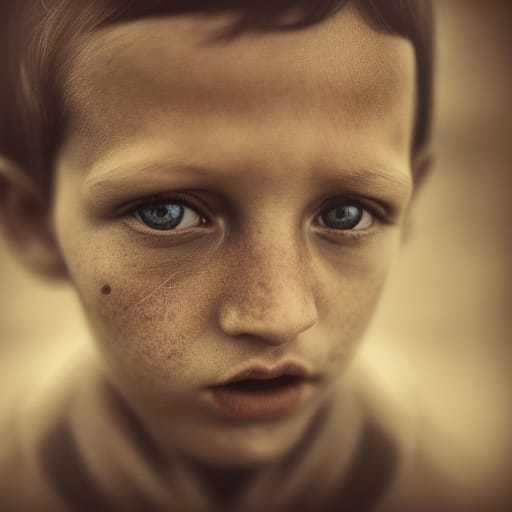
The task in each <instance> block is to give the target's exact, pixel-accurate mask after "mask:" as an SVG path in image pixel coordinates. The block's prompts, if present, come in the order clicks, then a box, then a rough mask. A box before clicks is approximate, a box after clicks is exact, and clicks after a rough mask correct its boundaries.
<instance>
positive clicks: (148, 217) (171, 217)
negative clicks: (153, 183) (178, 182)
mask: <svg viewBox="0 0 512 512" xmlns="http://www.w3.org/2000/svg"><path fill="white" fill-rule="evenodd" d="M137 214H138V215H139V217H140V219H141V220H142V222H144V223H145V224H146V225H147V226H149V227H151V228H153V229H174V228H175V227H176V226H178V225H179V224H180V223H181V221H182V220H183V216H184V214H185V208H184V207H183V206H182V205H180V204H176V203H171V202H160V203H153V204H149V205H147V206H143V207H141V208H139V209H138V210H137Z"/></svg>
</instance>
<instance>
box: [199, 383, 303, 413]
mask: <svg viewBox="0 0 512 512" xmlns="http://www.w3.org/2000/svg"><path fill="white" fill-rule="evenodd" d="M308 386H309V384H308V382H306V381H303V380H298V381H295V382H293V383H290V384H286V385H276V386H275V387H272V388H267V389H251V390H247V389H243V388H237V387H230V386H223V387H215V388H210V389H209V392H210V396H211V398H212V399H213V403H214V405H215V407H216V408H217V410H218V411H219V412H221V413H222V414H223V415H224V416H227V417H229V418H233V419H238V420H272V419H279V418H284V417H286V416H289V415H291V414H293V413H294V412H295V411H296V410H297V409H298V407H299V406H300V405H301V403H302V402H303V401H304V399H305V395H306V391H307V389H306V388H307V387H308Z"/></svg>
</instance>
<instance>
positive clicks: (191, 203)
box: [120, 193, 391, 238]
mask: <svg viewBox="0 0 512 512" xmlns="http://www.w3.org/2000/svg"><path fill="white" fill-rule="evenodd" d="M166 202H167V203H175V204H177V205H181V206H184V207H186V208H190V209H192V210H193V211H194V212H195V213H196V214H197V215H198V216H199V217H200V218H201V219H202V223H201V225H200V226H194V228H184V229H181V230H180V229H163V230H160V231H162V232H163V233H179V232H185V231H187V232H188V231H189V229H196V228H197V227H206V226H208V225H210V224H211V218H212V217H213V215H212V214H211V213H210V212H209V210H208V208H206V207H205V206H204V205H203V201H201V200H200V199H198V198H196V197H195V196H193V195H192V194H187V195H182V194H179V193H177V194H172V195H167V196H166V195H157V196H149V197H146V198H143V199H140V200H139V201H137V202H136V203H132V204H131V205H129V206H128V207H127V208H125V209H124V211H122V212H121V213H120V214H121V215H123V216H131V217H133V218H135V219H137V221H138V222H139V223H140V224H142V225H144V227H146V228H147V229H149V230H151V232H152V233H154V232H158V231H159V230H158V229H156V228H151V227H150V226H147V225H146V224H145V223H144V222H143V221H142V220H141V219H140V218H139V216H137V215H136V214H137V212H138V210H140V209H141V208H143V207H148V206H151V205H159V204H162V203H166ZM368 203H370V200H366V199H365V200H362V199H359V198H353V197H350V196H344V197H338V198H331V199H329V201H327V202H325V203H323V204H322V206H321V207H320V208H318V210H316V213H315V216H314V218H315V219H318V218H320V216H321V215H322V214H323V213H326V212H328V211H329V210H331V209H334V208H336V207H337V206H342V205H349V206H356V207H358V208H361V209H362V210H363V211H366V212H368V213H369V214H370V216H371V217H372V224H371V225H370V227H368V228H365V229H359V230H356V229H336V228H330V227H329V226H325V225H324V226H322V225H321V224H319V222H318V221H316V223H315V226H316V227H319V228H321V229H323V230H325V231H326V232H328V233H330V234H332V235H334V236H340V237H351V238H361V237H364V236H367V235H368V234H369V232H370V231H373V228H374V225H375V223H376V222H380V223H384V224H389V223H390V222H391V221H390V218H389V217H390V216H389V214H388V213H387V211H386V208H385V207H384V206H382V205H374V204H373V203H374V201H371V204H368ZM164 236H165V235H164ZM167 236H168V235H167Z"/></svg>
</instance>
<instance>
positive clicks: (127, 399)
mask: <svg viewBox="0 0 512 512" xmlns="http://www.w3.org/2000/svg"><path fill="white" fill-rule="evenodd" d="M261 4H262V5H258V3H256V2H253V3H251V2H207V1H194V2H172V1H156V0H154V1H149V2H138V1H133V2H121V1H115V0H96V1H94V2H85V1H76V0H73V1H71V0H60V1H56V0H45V1H44V2H43V1H41V2H35V1H25V2H16V6H15V7H12V6H11V5H10V6H9V16H8V17H6V18H4V19H3V21H2V23H3V24H4V27H3V29H4V36H3V38H4V44H3V47H4V48H5V50H4V52H5V64H4V68H3V71H4V74H3V80H2V82H3V83H2V86H1V87H2V99H1V102H2V103H1V112H2V125H1V128H0V130H1V140H0V153H1V154H2V159H1V160H0V195H1V209H2V215H1V219H2V224H3V228H4V232H5V234H6V236H7V238H8V239H9V240H10V241H11V242H12V243H13V247H14V250H15V251H16V255H17V257H19V258H23V259H24V260H25V261H26V262H28V264H29V265H30V266H31V267H33V268H38V269H40V270H41V271H43V272H46V273H50V274H52V275H55V276H61V277H64V278H66V279H68V280H69V282H70V283H71V284H72V285H73V286H74V287H75V288H76V291H77V293H78V297H79V299H80V301H81V303H82V305H83V310H84V312H85V315H86V317H87V320H88V322H89V325H90V328H91V332H92V334H93V337H94V340H95V344H96V346H97V349H98V350H97V352H94V354H92V355H89V356H86V355H85V354H77V358H76V361H77V364H76V369H73V371H71V372H70V375H69V376H68V377H66V378H63V379H62V381H61V382H59V383H57V384H56V386H55V390H53V391H52V392H51V393H46V394H45V396H44V397H40V396H38V395H37V393H34V396H33V397H31V400H30V401H27V402H26V403H24V404H23V406H22V407H20V410H19V412H18V413H17V414H15V415H13V422H12V424H10V425H7V426H6V428H5V434H3V437H2V439H3V440H4V445H3V449H4V454H3V457H2V459H1V465H0V467H1V471H2V479H1V483H0V489H1V494H0V503H1V504H2V510H22V511H32V510H34V511H36V510H37V511H42V510H49V511H50V510H51V511H60V510H73V511H77V510H84V511H92V510H95V511H96V510H97V511H103V510H122V511H130V510H141V511H142V510H144V511H145V510H149V511H151V510H166V511H167V510H169V511H174V510H190V511H195V510H197V511H215V510H220V511H224V510H232V511H258V510H266V511H289V510H299V509H300V510H350V511H357V512H362V511H366V510H381V511H407V512H414V511H445V510H446V511H457V510H464V511H467V510H473V509H472V508H471V507H472V506H473V501H472V499H470V498H469V497H468V496H469V494H468V492H469V487H470V485H471V483H469V482H467V481H464V477H463V475H460V474H457V472H456V471H453V468H452V467H450V466H449V465H446V464H444V463H443V461H442V460H437V459H434V458H432V457H431V456H430V453H429V452H428V449H427V448H426V447H427V444H426V443H425V442H424V439H423V438H422V437H421V436H419V435H418V429H417V425H418V422H419V421H420V420H419V419H417V418H416V417H415V416H414V415H413V414H412V413H411V411H412V410H413V408H412V407H411V406H410V405H411V401H412V400H413V398H412V397H413V395H412V393H408V392H404V390H406V389H407V382H400V387H399V388H398V392H397V391H395V390H394V389H395V388H393V386H391V385H390V384H389V382H390V381H389V379H386V377H385V376H384V373H385V372H383V370H382V368H379V364H378V362H377V364H375V363H373V364H372V363H371V362H369V361H366V360H365V358H364V357H359V358H355V357H354V356H355V353H356V352H357V350H358V347H359V345H360V340H361V338H362V335H363V333H364V331H365V329H366V327H367V325H368V323H369V320H370V318H371V316H372V313H373V310H374V308H375V305H376V304H377V301H378V299H379V296H380V293H381V290H382V287H383V284H384V282H385V278H386V274H387V271H388V269H389V266H390V263H391V262H392V260H393V257H394V256H395V255H396V252H397V250H398V248H399V245H400V242H401V237H402V234H403V229H404V224H405V222H406V220H407V212H408V208H409V206H410V204H411V200H412V197H413V195H414V192H415V190H417V188H418V185H419V183H420V181H421V178H422V176H423V175H424V173H425V171H426V170H427V167H428V135H429V124H430V109H431V105H430V103H431V81H432V66H431V62H432V49H431V33H432V27H431V13H430V8H429V5H428V4H427V3H425V2H415V1H412V0H410V1H403V2H396V3H391V2H384V1H371V2H370V1H359V2H344V1H341V0H339V1H332V0H331V1H327V0H325V1H322V0H315V1H308V2H306V1H304V2H301V1H287V2H272V3H269V4H272V5H265V4H264V3H261ZM35 387H36V388H37V384H36V383H35ZM46 395H48V396H46ZM452 459H453V457H451V458H450V460H452ZM456 469H457V470H458V469H460V467H459V466H457V467H456ZM477 509H478V510H480V509H479V508H475V509H474V510H477Z"/></svg>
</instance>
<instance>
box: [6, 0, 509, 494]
mask: <svg viewBox="0 0 512 512" xmlns="http://www.w3.org/2000/svg"><path fill="white" fill-rule="evenodd" d="M435 5H436V7H437V26H438V38H437V41H438V49H437V59H438V61H437V70H438V75H437V92H436V97H437V112H436V119H435V125H434V151H435V158H436V163H435V172H434V174H433V175H432V176H431V177H430V178H429V180H428V181H427V182H426V183H425V185H424V189H423V190H422V191H421V193H420V196H419V198H418V202H417V204H416V207H415V211H414V225H413V233H412V237H411V239H410V240H409V242H408V243H407V245H406V246H405V247H404V249H403V252H402V255H401V257H400V259H399V260H398V262H397V264H396V266H395V268H394V269H393V273H392V276H391V278H390V281H389V285H388V288H387V290H386V293H385V296H384V300H383V302H382V304H381V307H380V308H379V310H378V312H377V315H376V318H375V321H374V322H373V324H372V327H371V329H370V332H369V334H368V344H369V346H370V347H375V349H376V350H379V351H380V352H381V353H382V354H383V357H387V358H389V359H390V360H392V359H393V355H398V354H399V355H400V359H401V360H402V361H406V362H407V363H406V365H407V366H409V371H410V375H411V378H413V377H414V378H415V379H416V380H417V381H418V383H419V385H420V386H421V387H423V388H424V390H425V397H426V400H427V402H428V403H427V405H428V408H429V410H430V411H431V412H432V415H434V416H435V417H436V418H437V419H439V421H441V422H443V423H444V424H445V425H446V426H447V428H448V429H449V430H450V431H451V432H452V433H453V435H454V436H457V437H459V438H460V437H461V436H462V437H466V438H467V439H468V442H471V443H473V444H474V450H475V453H477V454H478V456H479V460H480V465H481V470H483V471H488V474H489V480H490V481H493V482H498V483H495V485H506V483H507V479H509V477H508V475H509V474H510V473H511V471H512V462H511V461H510V458H511V454H512V400H511V394H512V393H511V389H512V308H511V306H512V271H511V263H512V260H511V258H510V253H511V252H512V228H511V222H512V199H511V197H510V196H511V195H512V138H511V132H512V123H511V114H512V109H511V96H512V95H511V91H512V35H511V34H512V32H511V30H510V27H511V22H512V15H511V12H512V9H511V4H510V3H509V2H507V1H497V0H494V1H486V2H483V1H480V0H464V1H462V0H459V1H456V0H453V1H447V0H444V1H442V0H438V1H437V2H435ZM86 340H87V334H86V330H85V324H84V321H83V319H82V317H81V314H80V309H79V306H78V303H77V301H76V299H75V297H74V295H73V293H72V291H71V290H70V289H68V288H67V287H66V286H65V285H55V284H53V283H47V282H44V281H40V280H38V279H36V278H35V277H33V276H31V275H29V274H27V273H26V272H25V271H24V270H23V269H21V268H20V267H19V266H18V264H17V262H16V260H15V257H13V255H11V254H9V253H8V252H7V250H6V248H5V247H4V246H3V245H2V243H1V242H0V385H1V389H2V394H1V396H2V398H1V399H0V413H1V412H2V411H4V410H5V409H6V404H7V403H8V401H9V400H10V398H12V397H14V395H15V393H18V392H19V391H20V390H21V389H23V388H27V389H30V388H31V387H33V386H38V385H39V383H40V382H42V380H44V379H45V378H48V375H50V374H51V372H52V371H53V368H56V367H58V366H59V365H61V364H65V360H66V357H67V355H68V354H69V353H70V351H72V350H73V349H74V348H75V346H76V344H77V343H83V342H85V341H86ZM391 364H393V363H392V362H391ZM401 364H403V363H401ZM470 440H471V441H470Z"/></svg>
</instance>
